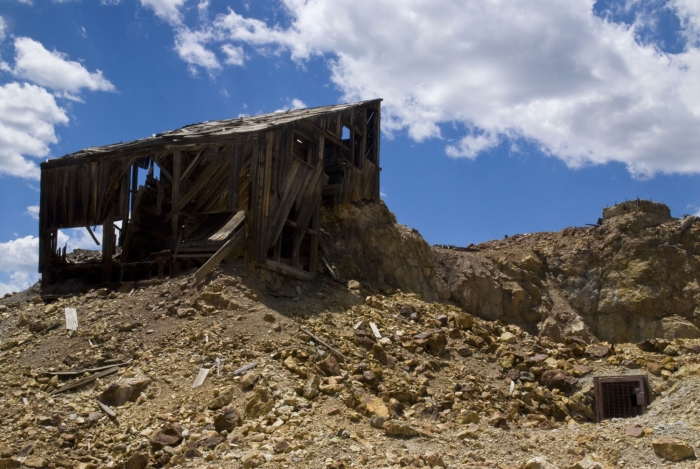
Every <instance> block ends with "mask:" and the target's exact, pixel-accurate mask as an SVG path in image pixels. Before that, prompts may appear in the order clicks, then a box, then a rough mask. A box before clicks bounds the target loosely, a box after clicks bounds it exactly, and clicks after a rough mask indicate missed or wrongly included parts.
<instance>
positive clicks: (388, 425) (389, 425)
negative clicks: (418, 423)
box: [382, 420, 419, 438]
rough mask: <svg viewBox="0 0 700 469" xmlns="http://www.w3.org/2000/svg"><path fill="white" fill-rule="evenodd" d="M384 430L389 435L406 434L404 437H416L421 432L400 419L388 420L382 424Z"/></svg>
mask: <svg viewBox="0 0 700 469" xmlns="http://www.w3.org/2000/svg"><path fill="white" fill-rule="evenodd" d="M382 430H384V433H385V434H387V435H389V436H404V437H408V438H410V437H414V436H418V435H419V432H418V430H416V429H415V428H413V427H412V426H410V425H409V424H408V423H406V422H401V421H398V420H388V421H386V422H384V425H382Z"/></svg>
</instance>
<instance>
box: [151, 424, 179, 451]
mask: <svg viewBox="0 0 700 469" xmlns="http://www.w3.org/2000/svg"><path fill="white" fill-rule="evenodd" d="M181 441H182V427H181V426H180V425H179V424H177V423H166V424H165V425H163V427H162V428H161V429H160V430H158V431H157V432H156V433H154V434H153V436H151V440H150V442H151V448H152V449H153V451H158V450H161V449H163V447H164V446H177V445H179V444H180V442H181Z"/></svg>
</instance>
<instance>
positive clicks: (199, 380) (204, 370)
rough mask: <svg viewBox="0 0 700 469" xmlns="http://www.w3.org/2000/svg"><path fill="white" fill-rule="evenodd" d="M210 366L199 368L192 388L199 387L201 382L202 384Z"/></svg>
mask: <svg viewBox="0 0 700 469" xmlns="http://www.w3.org/2000/svg"><path fill="white" fill-rule="evenodd" d="M209 370H210V368H200V369H199V373H197V377H196V378H195V380H194V383H192V389H197V388H198V387H200V386H201V385H202V384H204V380H206V379H207V375H208V374H209Z"/></svg>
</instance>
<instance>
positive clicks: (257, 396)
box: [245, 386, 275, 418]
mask: <svg viewBox="0 0 700 469" xmlns="http://www.w3.org/2000/svg"><path fill="white" fill-rule="evenodd" d="M274 404H275V402H274V400H273V398H272V396H270V393H269V392H268V391H267V389H265V388H262V387H260V386H257V387H256V388H255V391H254V392H253V395H252V396H250V397H249V398H248V400H247V401H246V403H245V415H246V418H258V417H260V416H261V415H265V414H266V413H268V412H269V411H270V409H272V406H273V405H274Z"/></svg>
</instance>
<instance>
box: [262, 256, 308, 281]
mask: <svg viewBox="0 0 700 469" xmlns="http://www.w3.org/2000/svg"><path fill="white" fill-rule="evenodd" d="M265 266H266V267H267V268H268V269H270V270H272V271H273V272H277V273H278V274H283V275H286V276H288V277H292V278H298V279H299V280H313V279H314V274H312V273H310V272H307V271H305V270H301V269H297V268H295V267H292V266H290V265H287V264H283V263H281V262H275V261H273V260H272V259H267V260H266V261H265Z"/></svg>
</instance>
